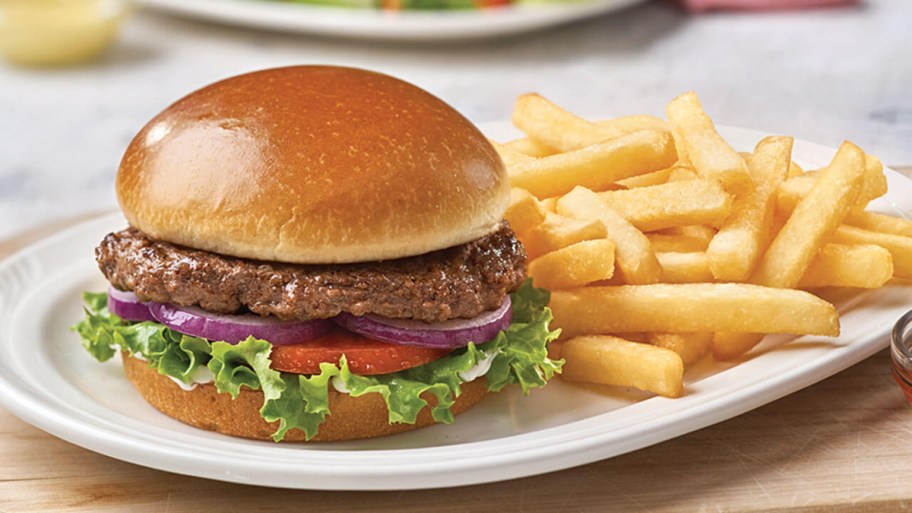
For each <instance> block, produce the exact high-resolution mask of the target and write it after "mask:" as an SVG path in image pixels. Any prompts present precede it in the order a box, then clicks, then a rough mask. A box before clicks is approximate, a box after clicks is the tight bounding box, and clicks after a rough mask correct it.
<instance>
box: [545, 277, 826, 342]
mask: <svg viewBox="0 0 912 513" xmlns="http://www.w3.org/2000/svg"><path fill="white" fill-rule="evenodd" d="M550 307H551V311H552V312H553V314H554V326H555V327H558V328H561V329H562V330H564V332H563V335H564V336H567V337H573V336H577V335H584V334H593V333H627V332H635V333H639V332H667V333H697V332H716V331H731V332H738V333H750V334H754V333H795V334H812V335H826V336H836V335H838V334H839V316H838V315H837V313H836V309H835V308H834V307H833V305H831V304H829V303H827V302H826V301H824V300H822V299H820V298H818V297H816V296H814V295H813V294H810V293H807V292H804V291H800V290H791V289H775V288H770V287H761V286H759V285H748V284H741V283H699V284H684V285H668V284H657V285H622V286H619V287H592V286H590V287H583V288H576V289H570V290H561V291H555V292H552V294H551V303H550Z"/></svg>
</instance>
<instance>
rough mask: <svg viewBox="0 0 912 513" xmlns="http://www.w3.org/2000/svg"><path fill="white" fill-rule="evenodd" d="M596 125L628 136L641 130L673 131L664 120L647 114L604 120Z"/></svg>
mask: <svg viewBox="0 0 912 513" xmlns="http://www.w3.org/2000/svg"><path fill="white" fill-rule="evenodd" d="M595 124H596V125H598V126H599V127H601V128H611V129H615V130H619V131H621V132H624V133H628V134H629V133H631V132H638V131H640V130H662V131H664V132H670V131H671V126H670V125H669V124H668V122H666V121H665V120H664V119H661V118H657V117H655V116H648V115H645V114H636V115H633V116H621V117H617V118H611V119H603V120H601V121H596V122H595Z"/></svg>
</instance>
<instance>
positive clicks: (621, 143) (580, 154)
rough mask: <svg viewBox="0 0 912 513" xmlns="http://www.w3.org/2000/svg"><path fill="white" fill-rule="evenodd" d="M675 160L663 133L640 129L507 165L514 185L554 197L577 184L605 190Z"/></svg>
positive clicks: (539, 194) (544, 196) (663, 166)
mask: <svg viewBox="0 0 912 513" xmlns="http://www.w3.org/2000/svg"><path fill="white" fill-rule="evenodd" d="M674 161H675V152H674V147H673V146H672V144H671V138H670V137H669V135H668V134H667V133H665V132H659V131H655V130H652V131H649V130H643V131H640V132H634V133H632V134H628V135H625V136H622V137H618V138H615V139H611V140H608V141H605V142H600V143H596V144H593V145H591V146H586V147H584V148H580V149H578V150H574V151H568V152H565V153H559V154H557V155H552V156H549V157H542V158H540V159H535V160H533V161H528V162H519V163H517V164H515V165H514V166H512V167H511V169H510V178H511V181H512V184H513V186H514V187H522V188H523V189H527V190H528V191H529V192H531V193H532V194H534V195H535V196H537V197H539V198H547V197H550V196H558V195H560V194H564V193H566V192H569V191H570V190H571V189H573V188H574V187H576V186H577V185H581V186H583V187H587V188H589V189H593V190H600V191H601V190H605V189H608V188H610V187H611V185H612V184H613V183H614V182H617V181H618V180H623V179H624V178H629V177H631V176H636V175H641V174H645V173H651V172H653V171H658V170H660V169H663V168H666V167H669V166H670V165H671V164H673V163H674Z"/></svg>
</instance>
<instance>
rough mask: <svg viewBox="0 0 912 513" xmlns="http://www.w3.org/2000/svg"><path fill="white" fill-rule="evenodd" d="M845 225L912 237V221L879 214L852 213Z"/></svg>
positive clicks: (849, 214) (846, 219) (847, 217)
mask: <svg viewBox="0 0 912 513" xmlns="http://www.w3.org/2000/svg"><path fill="white" fill-rule="evenodd" d="M845 224H847V225H849V226H854V227H856V228H863V229H865V230H871V231H874V232H880V233H889V234H892V235H901V236H903V237H912V221H910V220H909V219H903V218H901V217H893V216H888V215H886V214H878V213H877V212H866V211H863V210H862V211H852V212H849V213H848V215H846V218H845Z"/></svg>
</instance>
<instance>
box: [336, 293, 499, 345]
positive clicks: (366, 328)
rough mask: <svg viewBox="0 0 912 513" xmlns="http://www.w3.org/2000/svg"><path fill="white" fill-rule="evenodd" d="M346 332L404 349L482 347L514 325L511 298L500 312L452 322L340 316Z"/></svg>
mask: <svg viewBox="0 0 912 513" xmlns="http://www.w3.org/2000/svg"><path fill="white" fill-rule="evenodd" d="M333 320H334V321H336V322H337V323H338V324H339V325H341V326H342V327H343V328H345V329H347V330H349V331H353V332H355V333H358V334H360V335H364V336H365V337H370V338H372V339H374V340H382V341H384V342H392V343H396V344H402V345H410V346H421V347H438V348H453V349H455V348H457V347H465V346H467V345H468V344H469V342H474V343H476V344H482V343H484V342H488V341H489V340H492V339H493V338H494V337H496V336H497V334H498V333H500V331H501V330H505V329H507V327H508V326H510V323H511V322H512V321H513V309H512V307H511V304H510V296H507V297H506V298H505V299H504V302H503V304H502V305H500V308H498V309H497V310H492V311H490V312H485V313H483V314H481V315H479V316H477V317H474V318H472V319H451V320H449V321H444V322H438V323H431V324H429V323H426V322H421V321H414V320H407V319H388V318H384V317H378V316H376V315H364V316H356V315H352V314H350V313H345V312H343V313H341V314H339V315H337V316H336V317H334V318H333Z"/></svg>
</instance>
